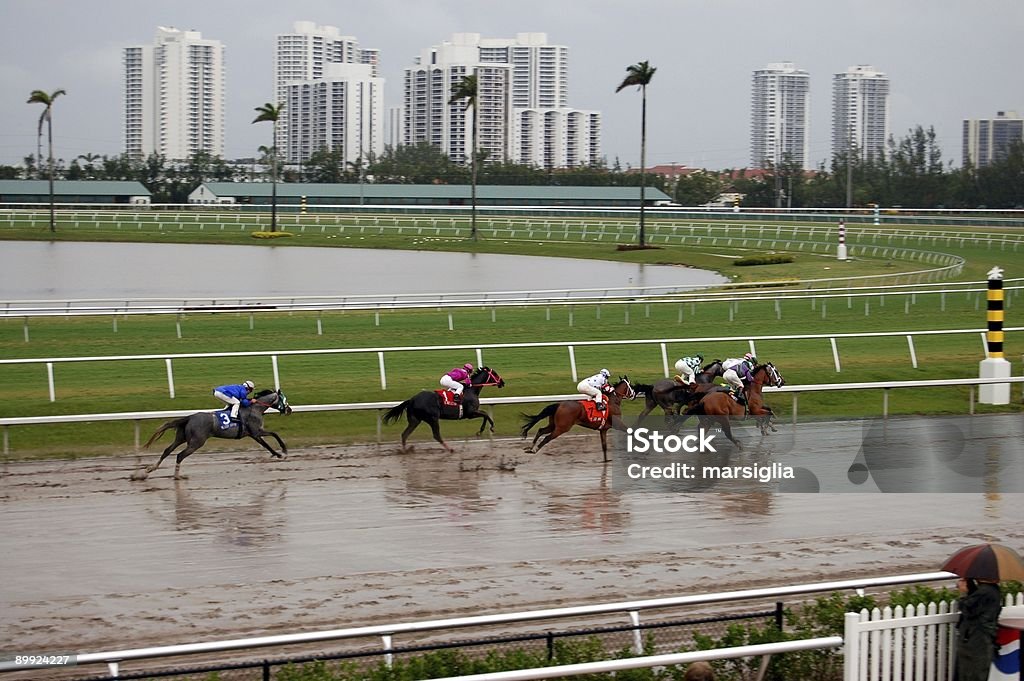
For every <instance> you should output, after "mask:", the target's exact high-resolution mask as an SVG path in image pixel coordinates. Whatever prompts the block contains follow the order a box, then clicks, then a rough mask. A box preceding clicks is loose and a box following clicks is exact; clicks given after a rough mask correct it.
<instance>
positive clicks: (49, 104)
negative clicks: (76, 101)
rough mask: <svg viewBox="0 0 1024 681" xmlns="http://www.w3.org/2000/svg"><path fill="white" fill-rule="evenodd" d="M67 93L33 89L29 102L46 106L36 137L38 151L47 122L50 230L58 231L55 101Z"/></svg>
mask: <svg viewBox="0 0 1024 681" xmlns="http://www.w3.org/2000/svg"><path fill="white" fill-rule="evenodd" d="M63 94H67V93H66V92H65V91H64V90H54V91H53V92H51V93H50V94H46V93H45V92H43V91H42V90H33V91H32V94H31V95H29V97H28V102H27V103H28V104H42V105H43V106H45V107H46V108H45V109H43V113H42V114H41V115H40V116H39V132H38V137H37V138H36V140H37V144H36V149H37V151H38V147H39V140H41V139H42V137H43V123H44V122H45V123H46V135H47V138H48V140H49V143H50V231H51V232H56V231H57V222H56V220H55V219H54V214H53V103H54V101H56V99H57V98H58V97H60V96H61V95H63Z"/></svg>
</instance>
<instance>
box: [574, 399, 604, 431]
mask: <svg viewBox="0 0 1024 681" xmlns="http://www.w3.org/2000/svg"><path fill="white" fill-rule="evenodd" d="M580 404H582V405H583V414H584V416H586V418H587V421H589V422H590V423H591V424H592V425H595V426H603V425H604V423H605V421H607V420H608V404H607V403H605V405H604V407H605V410H604V411H598V410H597V402H594V401H593V400H580Z"/></svg>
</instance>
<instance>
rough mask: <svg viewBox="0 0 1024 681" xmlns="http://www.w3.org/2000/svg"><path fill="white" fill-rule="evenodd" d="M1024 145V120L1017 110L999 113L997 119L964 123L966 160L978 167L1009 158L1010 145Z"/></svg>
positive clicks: (964, 153)
mask: <svg viewBox="0 0 1024 681" xmlns="http://www.w3.org/2000/svg"><path fill="white" fill-rule="evenodd" d="M1014 142H1024V118H1022V117H1021V116H1020V114H1018V113H1017V112H1016V111H999V112H998V113H996V117H995V118H977V119H967V120H965V121H964V140H963V160H964V164H965V165H966V164H968V163H970V164H971V165H973V166H974V167H975V168H984V167H985V166H987V165H989V164H991V163H992V162H993V161H1001V160H1003V159H1005V158H1006V153H1007V151H1008V150H1009V148H1010V145H1011V144H1013V143H1014Z"/></svg>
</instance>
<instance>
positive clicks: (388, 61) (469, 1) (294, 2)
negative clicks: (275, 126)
mask: <svg viewBox="0 0 1024 681" xmlns="http://www.w3.org/2000/svg"><path fill="white" fill-rule="evenodd" d="M299 20H308V21H313V22H316V23H317V24H321V25H332V26H337V27H339V28H340V29H341V32H342V34H344V35H351V36H354V37H356V38H357V39H358V40H359V42H360V44H361V45H362V46H363V47H373V48H379V49H380V50H381V57H380V58H381V75H382V76H383V77H384V78H385V79H386V83H385V104H386V105H387V106H389V107H390V106H398V105H400V104H401V94H402V75H403V69H404V68H405V67H406V66H409V65H411V64H412V60H413V58H414V57H415V56H417V55H418V54H419V53H420V51H421V50H422V49H424V48H427V47H429V46H431V45H436V44H439V43H441V42H442V41H444V40H446V39H448V38H449V37H450V36H451V34H452V33H455V32H473V33H480V34H482V35H483V36H484V37H494V38H506V37H514V36H515V34H516V33H520V32H543V33H547V34H548V39H549V42H551V43H553V44H562V45H567V46H568V47H569V105H570V106H572V107H576V108H581V109H597V110H599V111H601V112H602V115H603V140H602V146H603V150H604V154H605V156H606V158H607V160H608V162H609V164H612V163H614V162H615V160H616V159H619V160H620V161H621V163H622V165H623V166H626V165H633V166H636V165H638V164H639V159H640V153H639V148H640V139H639V138H640V134H639V130H640V95H639V93H638V92H636V90H635V89H629V90H624V91H622V92H620V93H618V94H616V93H615V88H616V86H617V85H618V84H619V82H620V81H621V80H622V78H623V77H624V75H625V68H626V66H628V65H629V64H634V63H636V62H639V61H643V60H647V61H649V62H650V63H651V65H652V66H655V67H657V69H658V71H657V73H656V74H655V76H654V80H653V81H652V82H651V85H650V86H649V87H648V152H647V161H648V164H649V165H654V164H657V163H680V164H685V165H690V166H703V167H709V168H734V167H744V166H747V165H748V164H749V156H750V147H749V128H750V83H751V75H752V72H753V71H754V70H755V69H758V68H762V67H764V66H765V65H766V64H768V63H770V62H777V61H791V62H794V63H795V64H796V66H797V67H798V68H802V69H804V70H806V71H808V72H809V73H810V75H811V159H812V161H813V163H814V164H815V165H816V164H817V162H818V161H819V160H824V159H826V158H827V157H828V156H829V154H830V153H831V150H830V113H831V80H832V74H834V73H838V72H841V71H845V70H846V68H847V67H849V66H852V65H856V64H870V65H873V66H874V67H875V68H877V69H879V70H881V71H883V72H884V73H886V74H887V75H888V76H889V78H890V80H891V97H890V108H891V125H892V132H893V134H895V135H896V136H897V137H902V136H903V135H905V134H906V132H907V131H908V130H909V129H910V128H911V127H913V126H915V125H919V124H920V125H923V126H925V127H928V126H934V127H935V130H936V132H937V134H938V138H939V143H940V145H941V147H942V150H943V158H944V159H946V160H947V161H949V160H952V161H954V162H955V163H956V164H957V165H959V163H960V150H961V125H962V121H963V119H964V118H990V117H993V116H995V114H996V112H997V111H1003V110H1016V111H1018V112H1021V113H1024V62H1022V56H1021V55H1022V52H1021V44H1022V43H1024V38H1022V36H1024V0H971V1H967V0H775V1H774V2H771V1H764V0H503V1H501V2H494V1H492V0H361V1H359V2H354V1H350V0H285V1H283V2H282V1H281V0H202V1H199V0H165V1H163V2H153V1H152V0H0V163H7V164H15V163H20V161H21V159H23V158H24V157H25V156H26V155H30V154H32V153H34V150H35V143H36V124H37V121H38V117H39V113H40V111H41V108H40V105H38V104H34V105H29V104H27V103H26V100H27V99H28V96H29V93H30V92H31V91H32V90H35V89H42V90H46V91H52V90H54V89H57V88H64V89H65V90H67V95H66V96H65V97H62V98H61V99H59V100H58V101H57V105H56V107H55V109H54V111H55V114H54V138H55V144H56V154H57V155H58V156H59V157H62V158H65V159H70V158H73V157H76V156H78V155H80V154H86V153H98V154H106V155H116V154H119V153H121V152H122V151H123V142H122V138H121V132H122V129H121V128H122V122H121V110H122V68H121V56H122V50H123V48H124V47H127V46H129V45H139V44H150V43H152V41H153V37H154V35H155V32H156V28H157V26H173V27H175V28H179V29H191V30H197V31H200V32H201V33H202V35H203V37H204V38H213V39H217V40H220V41H221V42H223V43H224V45H225V47H226V59H227V93H226V107H227V117H226V131H225V138H226V139H225V156H226V157H227V158H238V157H245V156H253V155H255V153H256V149H257V148H258V147H259V145H261V144H266V143H267V142H268V138H269V134H270V133H269V131H268V130H266V129H264V128H266V127H267V126H266V125H252V124H251V121H252V119H253V117H254V116H255V114H254V112H253V109H254V108H255V107H256V106H258V105H260V104H262V103H264V102H266V101H269V100H270V98H271V62H272V58H273V45H274V37H275V36H276V35H277V34H278V33H288V32H290V31H291V30H292V23H293V22H295V21H299Z"/></svg>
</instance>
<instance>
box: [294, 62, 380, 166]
mask: <svg viewBox="0 0 1024 681" xmlns="http://www.w3.org/2000/svg"><path fill="white" fill-rule="evenodd" d="M373 72H374V68H373V67H372V66H371V65H370V64H340V63H329V64H325V65H324V68H323V75H322V76H321V77H320V78H317V79H313V80H301V81H291V82H289V83H288V85H287V87H286V88H285V94H284V103H285V108H284V111H283V113H282V118H281V120H286V121H287V126H288V136H287V139H286V146H285V147H284V148H283V149H282V156H284V157H285V158H287V159H288V160H289V162H292V163H304V162H305V161H307V160H309V157H310V155H312V154H313V153H314V152H316V151H318V150H320V149H322V148H324V147H327V148H328V149H332V150H335V151H340V152H341V158H342V160H343V161H344V162H345V163H346V164H356V163H359V162H365V161H366V160H367V159H368V158H369V157H370V156H376V155H379V154H380V153H381V152H382V151H383V150H384V141H383V139H382V134H383V131H384V79H382V78H377V77H375V76H374V75H373ZM278 123H279V124H280V120H279V121H278Z"/></svg>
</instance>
